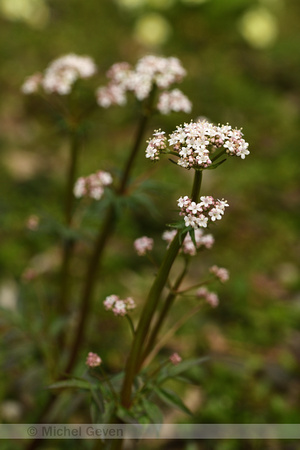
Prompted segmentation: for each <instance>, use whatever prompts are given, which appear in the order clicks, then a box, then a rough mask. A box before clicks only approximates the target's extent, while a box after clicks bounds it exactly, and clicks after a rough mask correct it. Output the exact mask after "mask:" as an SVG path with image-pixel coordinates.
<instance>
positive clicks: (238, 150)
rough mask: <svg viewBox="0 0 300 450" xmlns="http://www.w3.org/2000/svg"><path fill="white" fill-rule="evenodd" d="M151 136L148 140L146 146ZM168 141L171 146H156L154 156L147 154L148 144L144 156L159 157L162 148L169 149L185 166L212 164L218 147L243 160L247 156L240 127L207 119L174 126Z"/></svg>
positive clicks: (245, 144)
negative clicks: (218, 123)
mask: <svg viewBox="0 0 300 450" xmlns="http://www.w3.org/2000/svg"><path fill="white" fill-rule="evenodd" d="M151 142H152V139H150V140H149V141H148V147H149V145H151ZM168 144H169V146H170V147H171V149H169V150H168V151H166V148H167V143H165V146H164V147H163V148H162V149H160V148H159V147H157V148H156V152H155V153H154V155H153V156H149V153H148V147H147V150H146V157H147V158H150V159H154V160H157V159H159V156H160V153H161V150H164V153H168V152H171V153H172V154H174V153H175V154H176V155H177V157H178V160H177V164H178V165H179V166H182V167H184V168H186V169H191V168H198V169H206V168H207V167H209V166H210V165H211V164H212V154H213V153H214V152H215V151H216V150H217V149H219V148H223V150H224V151H225V152H226V153H227V154H229V155H235V156H240V157H241V158H242V159H244V158H245V157H246V156H247V155H249V153H250V152H249V150H248V143H247V142H246V141H245V140H244V139H243V133H242V131H241V130H238V129H233V128H232V127H231V126H230V125H217V126H216V125H213V124H212V123H209V122H208V121H207V120H199V121H197V122H193V121H192V122H190V123H185V124H184V125H183V126H177V128H176V130H175V131H174V132H173V133H171V134H170V135H169V139H168Z"/></svg>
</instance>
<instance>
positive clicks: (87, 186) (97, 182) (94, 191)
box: [73, 170, 113, 200]
mask: <svg viewBox="0 0 300 450" xmlns="http://www.w3.org/2000/svg"><path fill="white" fill-rule="evenodd" d="M112 181H113V180H112V176H111V174H110V173H108V172H104V171H103V170H99V171H98V172H96V173H93V174H91V175H89V176H87V177H80V178H78V180H77V181H76V183H75V185H74V189H73V192H74V195H75V197H76V198H81V197H84V196H87V197H90V198H93V199H95V200H100V198H101V197H102V195H103V193H104V188H105V186H109V185H110V184H111V183H112Z"/></svg>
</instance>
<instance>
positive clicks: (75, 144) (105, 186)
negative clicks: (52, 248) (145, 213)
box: [22, 55, 249, 448]
mask: <svg viewBox="0 0 300 450" xmlns="http://www.w3.org/2000/svg"><path fill="white" fill-rule="evenodd" d="M185 74H186V73H185V70H184V69H183V67H182V66H181V63H180V62H179V60H178V59H177V58H162V57H156V56H146V57H144V58H142V59H140V60H139V61H138V63H137V64H136V66H135V67H131V66H130V65H129V64H128V63H118V64H114V65H113V66H112V67H111V68H110V69H109V71H108V72H107V76H108V79H109V81H108V84H107V85H106V86H102V87H99V88H98V89H97V90H96V92H95V94H94V96H93V97H89V98H88V102H86V103H85V104H84V106H83V107H82V108H81V105H80V102H79V101H77V100H76V101H74V102H72V101H71V100H70V101H68V100H66V99H67V97H68V96H70V99H71V97H72V95H73V93H74V94H75V93H76V89H80V82H87V80H86V78H89V77H91V76H94V75H96V66H95V64H94V62H93V61H92V60H91V59H90V58H88V57H79V56H76V55H67V56H65V57H62V58H59V59H58V60H56V61H54V62H53V63H52V64H51V65H50V66H49V67H48V68H47V69H46V71H45V73H44V74H36V75H34V76H32V77H29V78H28V79H27V80H26V81H25V83H24V85H23V88H22V89H23V92H24V93H26V94H33V93H40V94H41V95H42V96H43V97H44V98H45V99H46V101H47V102H50V104H51V105H52V106H53V107H55V108H57V110H59V112H60V114H61V117H63V119H64V121H65V123H66V128H67V130H68V134H69V138H70V149H71V150H70V161H69V166H68V167H67V169H66V194H65V207H64V222H65V227H66V229H67V231H68V232H67V233H65V236H66V237H65V239H64V242H63V255H62V263H61V277H60V281H61V285H60V287H59V289H58V302H57V305H58V313H59V314H62V315H65V316H67V315H68V311H69V307H70V303H71V301H73V298H74V292H73V291H72V289H71V287H72V286H71V281H72V278H71V277H70V263H71V260H72V257H73V253H74V250H75V244H76V239H79V237H77V235H76V231H77V230H76V223H75V222H76V221H75V220H74V217H75V216H76V207H77V206H80V204H81V205H82V203H81V202H84V201H85V200H88V201H94V202H103V201H104V200H105V202H106V203H105V207H104V208H103V209H102V210H101V211H102V212H101V217H100V216H99V226H98V230H97V231H96V237H95V240H94V242H93V246H92V251H91V252H90V254H89V255H88V257H87V261H86V271H85V274H84V277H83V280H82V287H81V290H80V292H79V299H78V300H79V308H78V309H79V317H78V322H77V324H76V325H75V329H74V330H72V333H73V334H72V336H71V343H70V347H65V345H66V343H65V339H64V334H63V333H60V335H59V343H60V345H61V346H62V351H61V353H64V354H65V355H66V359H64V360H62V361H61V362H60V363H58V365H57V366H58V371H59V373H56V374H55V376H54V381H55V383H53V385H52V388H53V389H55V388H66V387H80V388H85V389H87V390H89V391H90V392H91V394H92V399H93V400H92V402H93V403H94V407H95V408H96V412H95V409H94V420H96V421H99V422H101V423H109V422H125V423H126V422H131V423H132V422H137V423H145V422H146V423H147V422H148V423H160V422H162V420H163V419H162V415H161V412H160V410H159V408H158V407H157V399H158V398H159V399H160V400H162V401H163V402H166V403H168V404H169V405H170V404H172V405H173V406H176V407H177V408H179V409H181V410H182V411H184V412H187V413H189V410H188V409H187V407H186V406H185V405H184V403H183V402H182V400H181V399H180V397H179V396H178V394H176V393H175V392H172V391H170V390H167V389H166V388H165V387H164V383H165V382H166V380H167V379H169V378H170V377H173V376H175V375H176V376H178V375H180V374H182V373H183V372H184V371H185V370H187V369H188V368H190V367H192V366H193V365H196V364H199V363H200V362H201V361H202V360H203V358H200V359H199V358H198V359H195V360H192V361H187V360H186V361H182V359H184V355H179V354H178V353H176V352H175V353H173V354H171V355H170V356H169V358H167V359H166V360H163V361H159V359H160V358H159V357H157V355H158V353H159V350H160V349H161V348H162V347H163V346H164V345H165V343H166V342H167V340H168V339H169V338H170V337H171V336H172V335H173V334H174V333H176V331H177V330H178V329H179V328H180V327H181V326H182V325H183V324H184V323H185V322H186V321H187V320H188V319H189V318H190V317H191V316H192V315H194V314H196V313H197V312H198V311H199V310H200V309H201V308H202V307H203V304H204V303H206V304H208V305H210V306H211V307H217V305H218V303H219V298H218V296H217V294H216V293H215V292H213V291H211V290H210V289H208V286H209V285H210V284H211V283H214V282H216V281H219V282H221V283H224V282H225V281H227V280H228V278H229V274H228V271H227V270H226V269H225V268H221V267H218V266H216V265H213V266H212V267H210V268H209V269H208V274H207V277H206V278H205V279H203V280H202V281H200V282H198V283H196V284H194V285H191V286H188V287H186V286H185V287H184V288H183V282H184V280H185V279H186V276H187V274H188V272H189V268H190V265H191V264H192V262H193V259H194V257H196V256H197V254H199V253H204V251H205V250H207V249H210V248H211V247H212V246H213V244H214V238H213V235H212V234H211V233H207V232H206V229H208V228H209V227H211V226H213V225H215V224H216V223H217V222H219V221H220V220H221V219H222V218H223V216H224V214H225V211H226V209H227V207H228V206H229V205H228V203H227V201H226V200H225V199H224V198H222V197H221V198H217V197H214V196H213V195H211V193H202V192H201V184H202V177H203V172H204V171H205V170H211V169H216V168H217V167H218V166H220V165H221V164H222V163H223V162H224V161H225V159H226V158H227V156H236V157H240V158H241V159H245V157H246V156H247V155H248V154H249V150H248V143H247V142H245V140H244V139H243V134H242V132H241V130H238V129H234V128H232V127H231V126H230V125H229V124H227V125H214V124H211V123H209V122H208V121H206V120H199V121H195V122H194V121H191V122H189V123H184V124H183V125H181V126H177V128H176V129H175V131H174V132H172V133H171V134H169V136H167V135H166V133H165V132H164V131H162V130H156V131H155V132H154V133H153V135H152V137H151V138H150V139H149V140H148V142H147V143H145V144H144V145H143V146H142V145H141V144H142V143H143V142H145V140H144V133H145V130H146V126H147V123H148V120H149V118H150V117H151V115H153V114H154V113H155V112H159V113H161V114H168V113H170V112H172V111H183V112H186V113H188V112H190V111H191V103H190V101H189V100H188V99H187V97H185V95H184V94H183V93H182V92H181V91H179V90H178V89H177V88H175V89H173V90H170V88H171V86H172V85H173V84H174V83H178V82H180V81H181V80H182V79H183V77H184V76H185ZM80 79H82V80H80ZM130 93H131V94H133V95H134V96H135V97H136V99H137V101H138V102H139V103H140V105H141V108H140V121H139V124H138V128H137V131H136V136H135V139H134V142H133V145H132V148H131V150H130V152H129V153H128V155H127V159H126V161H125V165H124V167H123V168H121V170H119V172H120V175H119V176H118V177H113V176H112V174H111V173H109V172H108V171H107V170H105V169H106V168H103V167H101V168H99V170H97V171H95V172H94V173H92V174H90V175H88V176H83V175H82V174H80V173H78V172H80V170H79V168H78V152H79V149H80V145H81V127H82V124H83V122H84V120H85V119H86V117H87V115H88V114H90V113H91V112H92V111H93V109H94V108H96V107H99V106H100V107H101V108H102V110H103V111H105V109H106V108H108V107H110V106H112V105H119V106H125V105H126V103H127V95H128V94H130ZM79 98H80V97H79ZM76 99H77V97H76ZM142 147H143V148H144V150H145V156H146V159H145V170H147V166H149V160H151V161H153V163H155V162H158V161H159V160H160V158H161V157H163V156H164V155H166V156H167V158H168V159H170V160H171V161H172V162H173V163H175V164H177V165H179V166H181V167H182V169H185V170H188V171H190V173H191V174H192V176H191V178H192V179H193V180H192V182H191V190H190V192H180V191H179V192H178V200H177V205H176V204H174V208H176V207H177V209H178V220H177V221H176V222H175V223H174V224H173V225H171V226H169V229H167V230H166V231H165V232H164V233H163V235H162V239H163V240H164V241H166V250H165V254H164V255H163V256H162V257H161V261H160V263H158V264H156V271H155V277H154V279H153V282H152V285H151V286H150V287H149V292H148V294H147V295H146V294H145V300H144V302H143V305H142V306H139V307H136V302H135V300H134V299H133V298H132V297H130V296H127V297H125V298H124V297H123V296H122V295H121V294H120V293H118V292H112V293H111V294H110V295H108V296H107V297H106V298H105V299H103V313H104V314H111V320H127V321H128V324H129V327H130V330H131V333H132V343H131V347H130V349H129V351H128V357H127V362H126V366H125V368H124V370H123V371H121V373H120V375H117V376H113V377H111V376H110V375H109V374H106V373H105V370H104V369H103V367H104V368H105V366H106V364H105V361H102V358H101V357H100V356H99V355H98V354H96V353H93V352H89V353H88V355H87V359H86V364H87V366H88V367H89V370H90V373H88V374H86V375H85V376H83V377H82V379H79V380H78V378H77V379H72V378H71V379H70V376H71V374H72V371H73V369H74V367H75V364H76V362H77V359H78V356H79V354H80V349H81V348H82V346H83V345H84V344H85V331H86V328H87V324H88V319H89V313H90V310H91V303H92V298H93V293H94V289H95V285H96V282H100V283H103V284H104V283H105V280H103V279H102V277H101V276H99V270H98V268H99V263H100V261H101V259H102V255H103V250H104V249H105V248H106V247H107V245H108V244H109V242H110V238H111V236H112V233H113V231H114V227H115V223H116V220H117V218H118V213H117V211H118V204H119V203H120V202H119V200H120V199H122V198H123V197H124V196H125V195H128V192H129V187H130V188H131V189H132V186H131V185H130V184H131V174H132V169H133V166H134V163H135V161H136V157H137V155H138V152H139V149H140V148H142ZM147 160H148V161H147ZM112 163H113V162H112ZM158 170H159V167H158ZM108 191H110V193H109V195H108ZM222 194H223V193H222ZM83 205H84V204H83ZM74 236H76V237H74ZM154 245H155V242H154V239H153V238H151V237H148V236H142V237H139V238H137V239H136V240H135V241H134V243H133V247H134V249H135V250H136V252H137V254H138V255H139V256H141V257H143V256H146V257H149V259H150V261H154V258H153V257H152V254H151V252H152V249H153V247H154ZM177 257H178V258H181V259H182V260H183V265H182V269H181V270H179V272H178V273H176V274H174V273H173V272H174V270H173V269H174V268H173V265H174V262H175V260H176V258H177ZM102 263H103V261H102ZM129 295H130V294H129ZM187 295H188V296H189V297H192V298H194V301H195V306H194V308H192V309H191V310H189V311H188V312H187V313H186V314H185V315H183V316H182V317H181V318H180V320H178V321H177V322H175V323H173V324H171V325H170V326H169V330H168V332H167V333H166V334H165V335H163V333H162V331H163V326H164V324H165V323H166V320H167V318H168V317H169V316H170V314H169V313H170V310H171V308H172V307H173V306H174V302H175V300H177V299H179V300H180V298H183V297H185V296H187ZM133 314H134V318H132V316H133ZM102 339H105V337H103V336H102ZM175 367H176V370H175ZM66 377H67V378H68V379H65V378H66ZM95 392H97V396H96V397H97V398H96V397H95ZM52 404H53V398H50V400H49V402H48V404H47V405H46V407H45V411H46V410H47V409H49V407H50V406H51V405H52ZM43 417H44V416H43V415H42V416H41V417H40V420H42V419H43ZM112 445H113V447H114V448H121V446H122V442H121V441H115V442H114V443H113V444H112ZM31 448H34V446H33V447H31Z"/></svg>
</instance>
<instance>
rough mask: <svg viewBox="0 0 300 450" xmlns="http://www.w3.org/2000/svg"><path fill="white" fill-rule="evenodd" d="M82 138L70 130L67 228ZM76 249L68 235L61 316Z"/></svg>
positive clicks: (68, 289) (64, 246) (63, 270)
mask: <svg viewBox="0 0 300 450" xmlns="http://www.w3.org/2000/svg"><path fill="white" fill-rule="evenodd" d="M80 141H81V140H80V138H79V135H78V131H77V129H74V130H71V131H70V156H69V167H68V171H67V187H66V198H65V211H64V216H65V217H64V221H65V226H66V227H67V228H69V227H71V223H72V216H73V207H74V196H73V188H74V183H75V177H76V170H77V163H78V155H79V149H80V145H81V142H80ZM73 249H74V240H73V239H72V238H70V237H66V238H65V239H64V242H63V247H62V265H61V282H60V294H59V303H58V310H59V313H60V315H61V316H64V315H65V314H66V311H67V308H68V300H69V296H70V264H71V258H72V254H73ZM59 340H60V341H61V342H62V340H63V333H61V335H60V337H59Z"/></svg>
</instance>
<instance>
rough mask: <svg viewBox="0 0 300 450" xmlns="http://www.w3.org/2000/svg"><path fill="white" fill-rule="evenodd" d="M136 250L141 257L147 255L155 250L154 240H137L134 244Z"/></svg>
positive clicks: (144, 237) (144, 238) (142, 238)
mask: <svg viewBox="0 0 300 450" xmlns="http://www.w3.org/2000/svg"><path fill="white" fill-rule="evenodd" d="M133 245H134V248H135V250H136V252H137V254H138V255H139V256H143V255H145V254H146V253H147V252H151V250H152V248H153V239H152V238H149V237H147V236H143V237H140V238H138V239H136V240H135V241H134V243H133Z"/></svg>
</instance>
